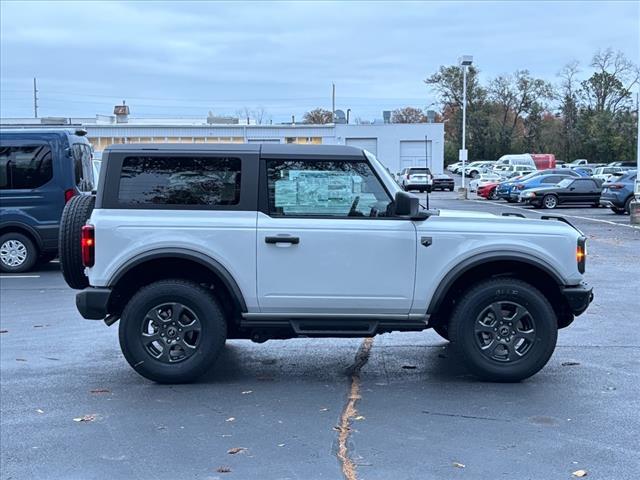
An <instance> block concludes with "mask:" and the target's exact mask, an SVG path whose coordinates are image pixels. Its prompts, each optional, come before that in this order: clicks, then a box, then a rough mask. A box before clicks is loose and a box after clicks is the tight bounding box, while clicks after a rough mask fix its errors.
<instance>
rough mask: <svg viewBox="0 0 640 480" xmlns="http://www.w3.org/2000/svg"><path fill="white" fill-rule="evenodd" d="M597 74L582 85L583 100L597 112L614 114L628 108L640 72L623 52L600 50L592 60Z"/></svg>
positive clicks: (609, 49)
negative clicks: (620, 109)
mask: <svg viewBox="0 0 640 480" xmlns="http://www.w3.org/2000/svg"><path fill="white" fill-rule="evenodd" d="M591 66H592V67H593V68H594V69H595V72H594V73H593V75H591V77H590V78H589V79H587V80H585V81H584V82H582V89H583V94H584V99H585V101H586V102H587V104H588V106H589V107H591V108H593V109H594V110H595V111H596V112H603V111H610V112H613V113H615V112H616V111H618V109H619V108H623V107H627V106H628V103H629V101H630V99H631V89H632V88H633V86H634V85H636V84H637V83H638V80H639V79H640V70H639V68H638V66H637V65H636V64H634V63H633V62H631V61H630V60H629V59H628V58H627V57H626V56H625V55H624V54H623V53H622V52H614V51H613V50H612V49H611V48H608V49H606V50H599V51H598V52H596V54H595V55H594V56H593V59H592V60H591Z"/></svg>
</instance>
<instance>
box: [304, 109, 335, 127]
mask: <svg viewBox="0 0 640 480" xmlns="http://www.w3.org/2000/svg"><path fill="white" fill-rule="evenodd" d="M302 122H303V123H309V124H312V125H324V124H325V123H332V122H333V113H332V112H330V111H329V110H325V109H324V108H315V109H313V110H311V111H309V112H307V113H305V114H304V117H303V118H302Z"/></svg>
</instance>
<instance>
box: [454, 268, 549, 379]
mask: <svg viewBox="0 0 640 480" xmlns="http://www.w3.org/2000/svg"><path fill="white" fill-rule="evenodd" d="M449 334H450V337H451V345H452V347H453V350H454V351H455V352H456V353H457V354H458V355H459V356H460V358H461V359H462V361H463V363H464V364H465V365H466V366H467V368H468V369H469V370H470V371H471V372H472V373H474V374H475V375H477V376H478V377H480V378H482V379H485V380H489V381H496V382H518V381H520V380H523V379H525V378H528V377H530V376H531V375H533V374H535V373H536V372H538V371H539V370H540V369H541V368H542V367H544V366H545V365H546V363H547V362H548V361H549V358H550V357H551V354H552V353H553V350H554V349H555V346H556V340H557V336H558V325H557V319H556V315H555V312H554V311H553V308H552V307H551V305H550V304H549V301H548V300H547V299H546V298H545V296H544V295H543V294H542V293H541V292H540V291H539V290H538V289H536V288H535V287H533V286H532V285H530V284H528V283H526V282H523V281H521V280H516V279H513V278H503V279H496V280H487V281H484V282H482V283H480V284H479V285H477V286H475V287H473V288H472V289H470V290H469V291H467V293H465V294H464V295H463V297H462V300H461V301H460V303H459V304H458V305H457V307H456V308H455V310H454V312H453V316H452V317H451V323H450V324H449Z"/></svg>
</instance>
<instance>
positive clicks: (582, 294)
mask: <svg viewBox="0 0 640 480" xmlns="http://www.w3.org/2000/svg"><path fill="white" fill-rule="evenodd" d="M562 295H563V296H564V298H565V299H566V300H567V304H568V305H569V308H570V309H571V312H572V313H573V314H574V315H575V316H578V315H580V314H582V313H584V311H585V310H586V309H587V308H588V307H589V304H590V303H591V302H592V300H593V287H591V286H589V285H588V284H586V283H581V284H580V285H576V286H573V287H564V288H563V289H562Z"/></svg>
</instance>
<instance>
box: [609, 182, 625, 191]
mask: <svg viewBox="0 0 640 480" xmlns="http://www.w3.org/2000/svg"><path fill="white" fill-rule="evenodd" d="M606 186H607V187H609V190H622V189H623V188H624V184H622V183H610V184H608V185H606Z"/></svg>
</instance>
